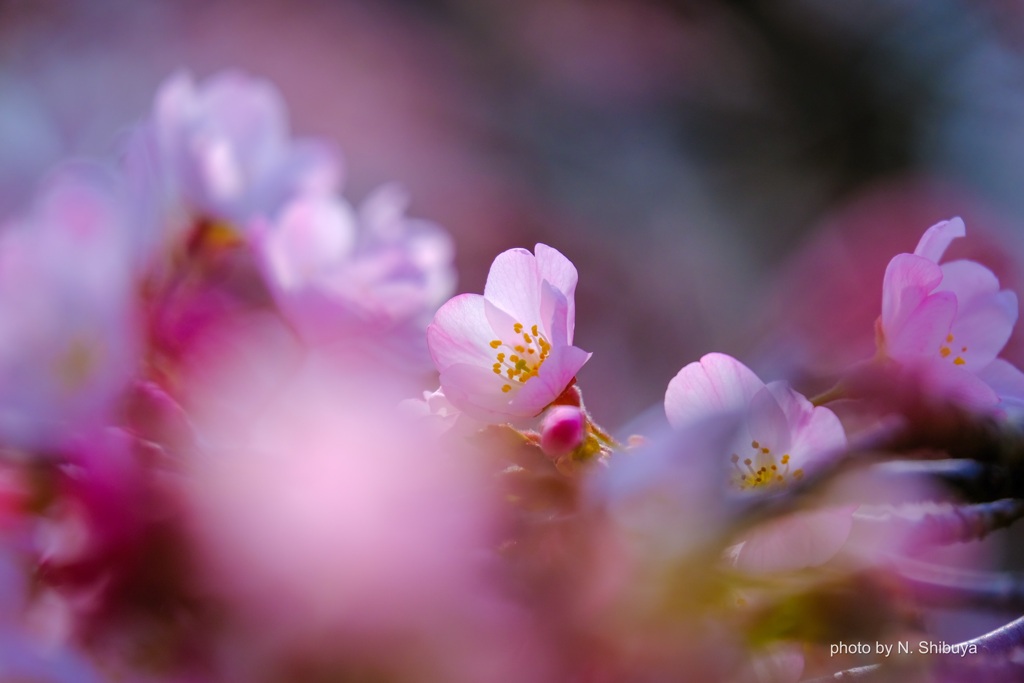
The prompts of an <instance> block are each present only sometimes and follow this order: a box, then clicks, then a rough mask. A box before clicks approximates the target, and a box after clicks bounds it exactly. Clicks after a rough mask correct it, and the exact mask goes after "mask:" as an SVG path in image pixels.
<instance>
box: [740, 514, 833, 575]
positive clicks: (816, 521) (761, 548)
mask: <svg viewBox="0 0 1024 683" xmlns="http://www.w3.org/2000/svg"><path fill="white" fill-rule="evenodd" d="M852 526H853V510H852V509H850V508H848V507H840V508H828V509H822V510H809V511H802V512H799V513H797V514H794V515H790V516H788V517H783V518H780V519H777V520H773V521H771V522H768V523H766V524H764V525H762V526H759V527H758V528H757V529H756V530H755V531H753V532H752V533H751V534H750V536H748V537H747V539H746V541H745V542H744V543H743V545H742V547H741V548H740V549H739V553H738V554H737V556H736V566H737V567H739V568H740V569H743V570H745V571H749V572H782V571H795V570H797V569H804V568H806V567H816V566H818V565H820V564H822V563H824V562H827V561H828V560H829V559H831V558H832V557H833V556H834V555H835V554H836V553H837V552H838V551H839V549H840V548H841V547H842V546H843V544H844V543H845V542H846V539H847V537H848V536H849V535H850V529H851V527H852Z"/></svg>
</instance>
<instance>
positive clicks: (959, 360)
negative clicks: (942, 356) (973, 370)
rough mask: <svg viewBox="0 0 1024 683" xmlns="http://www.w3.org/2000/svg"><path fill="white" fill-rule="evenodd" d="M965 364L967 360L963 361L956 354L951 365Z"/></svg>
mask: <svg viewBox="0 0 1024 683" xmlns="http://www.w3.org/2000/svg"><path fill="white" fill-rule="evenodd" d="M966 364H967V361H965V360H964V359H963V358H961V357H960V356H957V357H956V358H954V359H953V365H966Z"/></svg>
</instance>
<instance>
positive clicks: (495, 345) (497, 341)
mask: <svg viewBox="0 0 1024 683" xmlns="http://www.w3.org/2000/svg"><path fill="white" fill-rule="evenodd" d="M499 346H501V340H500V339H495V340H494V341H492V342H491V348H492V349H496V348H498V347H499Z"/></svg>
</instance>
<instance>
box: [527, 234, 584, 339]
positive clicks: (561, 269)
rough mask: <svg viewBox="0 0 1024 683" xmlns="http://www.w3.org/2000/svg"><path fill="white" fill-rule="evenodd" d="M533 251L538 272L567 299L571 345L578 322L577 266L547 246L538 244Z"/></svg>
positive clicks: (567, 317)
mask: <svg viewBox="0 0 1024 683" xmlns="http://www.w3.org/2000/svg"><path fill="white" fill-rule="evenodd" d="M533 251H534V253H535V254H536V255H537V271H538V272H539V273H540V277H541V279H543V280H547V281H548V282H550V283H551V285H552V286H553V287H554V288H555V289H557V290H558V291H559V292H561V293H562V294H563V295H564V296H565V299H566V301H567V302H568V311H567V314H566V319H567V320H568V322H569V328H568V330H567V332H568V343H570V344H571V343H572V335H573V326H574V323H575V320H576V307H575V304H574V300H575V295H576V282H577V281H578V279H579V275H578V274H577V272H576V266H574V265H573V264H572V261H570V260H569V259H567V258H566V257H565V256H564V255H562V253H561V252H560V251H558V250H557V249H553V248H552V247H549V246H548V245H546V244H540V243H538V244H537V245H536V246H534V248H533Z"/></svg>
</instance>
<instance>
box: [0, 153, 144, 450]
mask: <svg viewBox="0 0 1024 683" xmlns="http://www.w3.org/2000/svg"><path fill="white" fill-rule="evenodd" d="M125 201H126V198H125V195H124V194H123V188H122V186H121V185H120V182H119V181H118V179H117V178H116V177H115V175H114V174H113V173H112V172H110V171H109V170H107V169H105V168H103V167H100V166H98V165H97V166H91V165H86V164H80V165H71V166H66V167H63V168H61V169H60V170H58V171H57V172H56V173H55V174H54V175H53V176H52V177H51V178H50V179H49V180H48V181H47V183H46V184H45V185H44V186H43V187H42V189H41V190H40V192H39V195H38V196H37V198H36V200H35V202H34V204H33V206H32V207H31V208H30V209H29V211H28V212H27V214H26V215H24V216H21V217H19V218H16V219H14V220H13V221H11V222H10V224H9V225H7V226H6V227H5V228H4V230H3V232H2V234H0V434H2V436H3V438H4V439H5V440H6V441H7V442H8V443H13V444H16V445H19V446H30V447H42V448H45V447H52V446H56V445H59V444H60V443H61V442H62V441H64V440H66V439H67V438H69V437H70V436H72V435H74V434H75V433H77V432H79V431H83V430H88V429H90V428H92V427H95V426H98V425H101V424H103V423H104V422H105V421H106V420H109V419H110V411H111V410H112V409H113V408H114V403H115V402H116V400H117V398H118V395H119V393H120V392H121V391H122V390H123V389H124V388H125V386H126V384H127V382H128V380H129V379H130V378H131V376H132V374H133V372H135V370H136V362H137V360H138V357H139V351H140V341H141V340H140V336H141V331H140V328H139V322H138V312H137V311H136V309H135V304H134V302H133V299H132V295H133V289H132V287H133V282H132V280H131V277H130V275H131V273H130V271H129V268H128V263H129V256H130V246H129V244H130V242H129V234H128V230H129V224H128V222H127V218H128V216H127V209H126V205H125Z"/></svg>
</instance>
